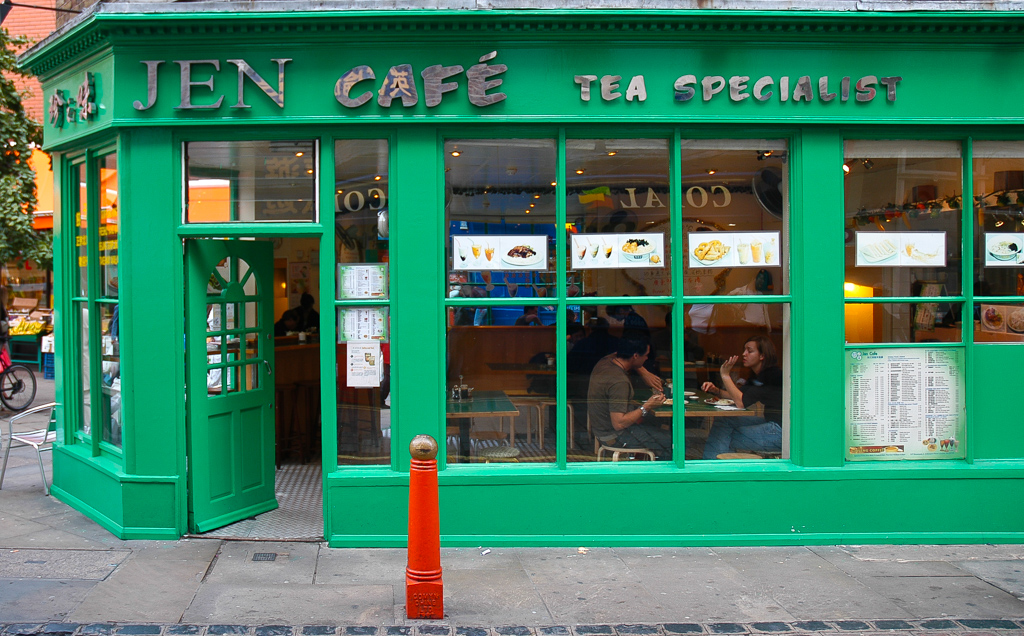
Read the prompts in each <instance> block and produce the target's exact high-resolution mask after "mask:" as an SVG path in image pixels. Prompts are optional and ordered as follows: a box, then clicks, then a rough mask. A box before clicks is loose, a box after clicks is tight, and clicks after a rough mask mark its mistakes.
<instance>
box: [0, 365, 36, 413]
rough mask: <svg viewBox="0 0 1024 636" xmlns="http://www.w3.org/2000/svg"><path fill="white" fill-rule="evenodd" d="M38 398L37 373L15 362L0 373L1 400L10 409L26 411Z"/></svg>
mask: <svg viewBox="0 0 1024 636" xmlns="http://www.w3.org/2000/svg"><path fill="white" fill-rule="evenodd" d="M34 399H36V374H34V373H32V369H29V368H28V367H25V366H22V365H20V364H15V365H12V366H9V367H7V370H6V371H4V372H3V373H2V374H0V402H2V403H3V405H4V406H5V407H7V409H8V410H10V411H24V410H25V409H27V408H28V407H29V406H30V405H31V404H32V400H34Z"/></svg>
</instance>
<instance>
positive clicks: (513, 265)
mask: <svg viewBox="0 0 1024 636" xmlns="http://www.w3.org/2000/svg"><path fill="white" fill-rule="evenodd" d="M452 265H453V266H452V269H453V270H456V271H481V270H485V271H502V270H505V271H507V270H540V271H544V270H546V269H547V268H548V236H547V234H533V235H526V236H503V235H500V234H485V235H482V236H473V235H468V234H467V235H460V236H453V237H452Z"/></svg>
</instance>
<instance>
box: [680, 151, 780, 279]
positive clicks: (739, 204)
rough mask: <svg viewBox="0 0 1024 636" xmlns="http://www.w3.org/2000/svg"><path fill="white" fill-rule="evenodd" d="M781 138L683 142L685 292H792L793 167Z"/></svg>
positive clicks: (682, 190) (681, 191)
mask: <svg viewBox="0 0 1024 636" xmlns="http://www.w3.org/2000/svg"><path fill="white" fill-rule="evenodd" d="M788 158H789V155H788V152H787V150H786V142H785V141H784V140H780V139H713V140H683V142H682V163H681V166H682V188H681V190H680V193H681V194H682V196H683V205H682V207H683V254H684V255H685V258H684V261H683V272H684V274H685V278H684V279H683V291H684V293H686V294H687V295H691V296H713V295H720V294H721V295H725V294H787V293H789V277H788V272H789V267H788V265H789V249H788V248H789V232H788V228H789V226H788V219H789V162H788Z"/></svg>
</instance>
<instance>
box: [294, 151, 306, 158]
mask: <svg viewBox="0 0 1024 636" xmlns="http://www.w3.org/2000/svg"><path fill="white" fill-rule="evenodd" d="M304 154H306V153H304V152H297V153H295V156H296V157H301V156H302V155H304Z"/></svg>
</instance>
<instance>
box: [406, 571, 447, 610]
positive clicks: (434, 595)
mask: <svg viewBox="0 0 1024 636" xmlns="http://www.w3.org/2000/svg"><path fill="white" fill-rule="evenodd" d="M405 615H406V617H407V618H436V619H441V618H444V585H443V584H442V583H441V579H440V578H438V579H437V580H436V581H430V582H427V583H424V582H422V581H414V580H413V579H411V578H409V577H406V579H405Z"/></svg>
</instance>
